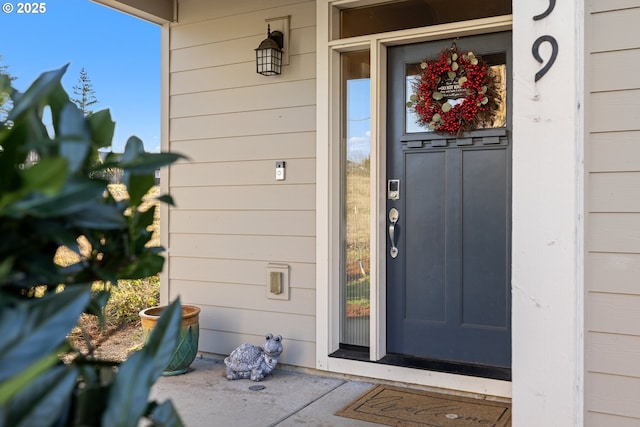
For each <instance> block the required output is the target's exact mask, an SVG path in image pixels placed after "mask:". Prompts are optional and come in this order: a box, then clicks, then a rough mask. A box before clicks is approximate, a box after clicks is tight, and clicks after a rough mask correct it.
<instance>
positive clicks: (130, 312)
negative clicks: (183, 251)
mask: <svg viewBox="0 0 640 427" xmlns="http://www.w3.org/2000/svg"><path fill="white" fill-rule="evenodd" d="M110 291H111V298H109V302H108V303H107V305H106V306H105V308H104V311H105V313H104V314H105V317H106V322H107V323H111V324H116V325H120V324H123V323H130V322H135V321H137V320H140V317H139V315H138V314H139V313H140V311H141V310H144V309H145V308H149V307H154V306H157V305H159V303H160V279H159V278H158V276H152V277H147V278H145V279H135V280H119V281H118V284H117V285H116V286H112V287H111V289H110Z"/></svg>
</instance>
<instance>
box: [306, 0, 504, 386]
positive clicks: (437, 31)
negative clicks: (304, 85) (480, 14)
mask: <svg viewBox="0 0 640 427" xmlns="http://www.w3.org/2000/svg"><path fill="white" fill-rule="evenodd" d="M341 3H344V2H341ZM328 6H329V7H328ZM316 12H317V15H316V19H317V27H316V31H317V34H316V36H317V37H316V48H317V60H318V64H317V117H316V125H317V135H316V164H317V166H316V186H317V187H316V239H317V243H316V250H317V252H316V344H317V345H316V368H317V369H320V370H328V371H333V372H340V373H347V374H355V375H363V376H369V377H376V378H384V379H389V380H396V381H407V382H411V383H418V384H423V385H429V386H435V387H444V388H449V389H455V390H460V391H468V392H471V393H482V394H491V395H495V396H502V397H510V396H511V382H508V381H500V380H490V379H485V378H477V377H470V376H463V375H456V374H446V373H440V372H433V371H419V370H416V369H410V368H401V367H395V366H388V365H380V364H375V363H366V362H358V361H352V360H345V359H336V358H329V356H328V355H329V354H331V353H333V352H335V351H336V350H338V349H339V324H338V322H339V312H340V311H339V266H340V262H339V255H340V247H339V229H340V185H339V184H340V168H339V164H340V163H339V162H340V157H339V150H338V149H337V144H335V141H338V140H339V138H340V117H339V105H340V97H339V95H340V94H339V87H338V85H337V84H336V83H337V82H339V81H340V79H339V72H340V69H339V64H340V52H344V51H350V50H359V49H369V50H370V52H371V64H372V67H371V99H372V107H371V108H372V110H371V141H372V147H371V165H372V167H371V182H374V183H377V185H372V189H371V191H372V194H371V204H372V205H371V252H372V253H371V283H372V287H371V331H370V333H371V340H370V343H371V346H370V360H380V359H382V358H383V357H384V356H385V355H386V342H385V337H386V316H385V314H384V313H385V312H386V304H385V297H386V294H385V289H386V283H385V277H386V269H385V256H384V250H383V249H382V248H384V247H386V234H385V232H386V225H385V223H386V212H385V210H386V198H385V188H384V187H385V182H386V172H385V170H386V156H385V154H384V153H385V152H386V145H385V141H384V140H385V138H384V135H386V126H385V117H386V48H387V46H391V45H397V44H405V43H413V42H421V41H430V40H438V39H445V38H450V37H455V36H464V35H476V34H485V33H493V32H501V31H508V30H511V29H512V16H511V15H508V16H501V17H493V18H485V19H478V20H473V21H465V22H458V23H452V24H444V25H437V26H433V27H428V28H422V29H411V30H402V31H395V32H391V33H385V34H374V35H371V36H362V37H354V38H351V39H348V40H333V41H330V39H331V37H330V36H331V34H330V27H331V25H330V24H331V22H330V18H331V13H332V11H331V2H317V9H316ZM327 95H328V96H327ZM381 135H382V136H381Z"/></svg>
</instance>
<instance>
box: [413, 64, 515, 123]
mask: <svg viewBox="0 0 640 427" xmlns="http://www.w3.org/2000/svg"><path fill="white" fill-rule="evenodd" d="M482 59H483V60H484V62H485V63H486V64H487V65H488V66H489V68H490V69H491V72H492V73H493V74H494V76H495V79H496V89H497V90H496V92H497V101H498V109H497V110H496V111H495V114H494V115H493V116H492V117H491V118H490V119H489V120H487V121H485V122H484V123H481V124H480V126H479V127H480V128H483V129H487V128H501V127H505V126H507V74H506V73H507V65H506V64H507V57H506V54H504V53H496V54H491V55H483V56H482ZM421 71H422V70H421V69H420V63H415V64H407V66H406V71H405V97H406V99H405V102H409V101H410V100H411V95H412V94H413V92H414V85H415V83H416V81H418V80H419V79H420V72H421ZM405 132H406V133H417V132H431V131H430V130H429V129H428V128H427V126H425V125H422V124H419V123H418V116H417V115H416V113H415V111H414V110H413V109H412V108H409V107H406V113H405Z"/></svg>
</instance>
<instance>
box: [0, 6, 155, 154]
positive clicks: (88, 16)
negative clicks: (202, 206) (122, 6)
mask: <svg viewBox="0 0 640 427" xmlns="http://www.w3.org/2000/svg"><path fill="white" fill-rule="evenodd" d="M0 3H2V4H3V5H4V6H3V9H2V10H3V11H4V10H5V7H6V3H10V4H11V5H12V6H13V11H12V12H11V13H6V12H0V29H2V43H0V55H1V56H2V64H3V65H6V66H7V67H8V71H9V73H10V74H11V75H12V76H14V77H17V80H15V81H14V83H13V84H14V86H15V87H16V88H17V89H18V90H21V91H22V90H25V89H26V88H27V87H28V86H29V85H30V84H31V82H33V80H35V79H36V78H37V77H38V75H40V73H42V72H43V71H47V70H51V69H56V68H60V67H62V66H63V65H65V64H66V63H70V65H69V69H68V70H67V73H66V75H65V77H64V78H63V85H64V87H65V89H66V91H67V92H68V93H69V95H70V96H71V97H74V94H73V86H74V85H77V84H78V77H79V75H80V69H81V68H82V67H84V68H85V70H86V71H87V74H88V76H89V78H90V79H91V83H92V85H93V89H94V91H95V96H96V98H97V99H98V104H95V105H93V106H92V107H91V109H93V110H94V111H98V110H102V109H105V108H108V109H109V110H111V116H112V118H113V120H114V121H115V122H116V131H115V137H114V139H113V147H112V148H113V151H117V152H121V151H122V150H123V148H124V144H125V142H126V140H127V139H128V138H129V137H130V136H131V135H136V136H137V137H139V138H140V139H142V140H143V141H144V144H145V148H146V150H147V151H159V150H160V27H159V26H157V25H155V24H152V23H149V22H146V21H142V20H140V19H137V18H133V17H131V16H129V15H125V14H123V13H121V12H116V11H114V10H112V9H109V8H107V7H105V6H102V5H98V4H95V3H92V2H91V1H89V0H47V1H44V2H43V3H45V6H46V12H44V13H42V14H18V13H17V8H18V3H19V2H18V1H17V0H0Z"/></svg>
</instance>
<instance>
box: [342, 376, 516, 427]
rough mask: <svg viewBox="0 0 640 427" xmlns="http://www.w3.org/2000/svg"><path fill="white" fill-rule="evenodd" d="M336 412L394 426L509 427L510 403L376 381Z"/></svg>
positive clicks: (344, 415) (357, 418)
mask: <svg viewBox="0 0 640 427" xmlns="http://www.w3.org/2000/svg"><path fill="white" fill-rule="evenodd" d="M336 415H339V416H341V417H347V418H354V419H356V420H363V421H369V422H372V423H378V424H385V425H389V426H396V427H423V426H429V427H476V426H478V427H480V426H482V427H489V426H491V427H509V426H511V405H510V404H509V403H501V402H491V401H486V400H480V399H472V398H469V397H458V396H452V395H448V394H440V393H432V392H427V391H422V390H414V389H410V388H401V387H394V386H387V385H378V386H376V387H374V388H372V389H371V390H369V391H368V392H366V393H365V394H363V395H362V396H360V397H359V398H357V399H356V400H354V401H353V402H351V403H349V404H348V405H347V406H345V407H344V408H342V409H341V410H339V411H338V412H336Z"/></svg>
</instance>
